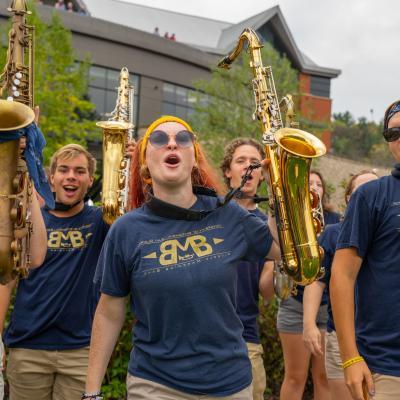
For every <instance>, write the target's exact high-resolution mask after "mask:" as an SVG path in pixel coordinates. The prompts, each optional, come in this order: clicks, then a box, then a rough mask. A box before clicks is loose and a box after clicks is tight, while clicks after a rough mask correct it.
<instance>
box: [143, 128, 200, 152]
mask: <svg viewBox="0 0 400 400" xmlns="http://www.w3.org/2000/svg"><path fill="white" fill-rule="evenodd" d="M169 139H170V136H169V135H168V133H167V132H164V131H161V130H157V131H154V132H152V133H151V135H150V137H149V142H150V143H151V144H152V146H154V147H155V148H157V149H161V148H162V147H166V146H167V145H168V143H169ZM194 140H195V136H194V134H193V133H192V132H189V131H185V130H184V131H179V132H178V133H177V134H176V135H175V143H176V144H177V146H178V147H183V148H185V147H190V146H192V145H193V142H194Z"/></svg>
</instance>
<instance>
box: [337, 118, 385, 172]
mask: <svg viewBox="0 0 400 400" xmlns="http://www.w3.org/2000/svg"><path fill="white" fill-rule="evenodd" d="M333 119H334V121H333V124H332V138H333V139H332V148H333V151H334V154H335V155H338V156H340V157H346V158H349V159H352V160H357V161H362V162H367V163H371V164H373V165H382V166H390V165H391V164H392V162H393V159H392V156H391V154H390V152H389V149H388V146H387V144H386V143H385V142H384V141H383V138H382V129H383V127H382V123H380V124H377V123H375V122H368V121H367V119H366V118H365V117H361V118H359V119H358V120H357V121H356V120H355V119H354V118H353V116H352V115H351V113H350V112H349V111H346V112H344V113H338V114H334V115H333Z"/></svg>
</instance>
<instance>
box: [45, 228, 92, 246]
mask: <svg viewBox="0 0 400 400" xmlns="http://www.w3.org/2000/svg"><path fill="white" fill-rule="evenodd" d="M90 235H91V233H88V234H87V235H86V238H87V237H88V236H90ZM47 247H48V248H49V249H71V248H73V249H77V248H81V247H85V236H84V235H83V234H82V232H81V231H77V230H68V231H66V232H62V231H52V232H49V238H48V240H47Z"/></svg>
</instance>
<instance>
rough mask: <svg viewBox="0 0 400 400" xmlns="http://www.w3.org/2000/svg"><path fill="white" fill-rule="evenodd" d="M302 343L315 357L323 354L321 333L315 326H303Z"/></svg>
mask: <svg viewBox="0 0 400 400" xmlns="http://www.w3.org/2000/svg"><path fill="white" fill-rule="evenodd" d="M303 342H304V344H305V346H306V348H307V349H308V350H309V351H311V353H312V354H314V355H315V356H322V355H323V354H324V352H323V351H322V346H321V332H320V330H319V329H318V327H317V325H315V324H310V325H304V329H303Z"/></svg>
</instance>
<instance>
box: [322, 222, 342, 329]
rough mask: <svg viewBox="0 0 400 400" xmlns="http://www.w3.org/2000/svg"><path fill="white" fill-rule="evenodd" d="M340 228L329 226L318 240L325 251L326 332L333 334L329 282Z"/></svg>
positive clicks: (339, 224) (323, 264) (333, 326)
mask: <svg viewBox="0 0 400 400" xmlns="http://www.w3.org/2000/svg"><path fill="white" fill-rule="evenodd" d="M340 226H341V223H340V222H339V223H338V224H333V225H329V226H327V227H326V228H325V230H324V231H323V232H322V233H321V235H320V236H319V238H318V243H319V245H320V246H321V247H322V248H323V249H324V258H323V260H322V266H323V267H325V274H324V276H323V277H322V278H321V279H320V281H321V282H324V283H325V285H326V289H325V292H324V293H326V294H327V300H328V321H327V324H326V330H327V331H328V332H332V331H334V330H335V324H334V322H333V315H332V304H331V301H330V297H329V281H330V279H331V270H332V262H333V257H334V255H335V251H336V243H337V240H338V236H339V232H340Z"/></svg>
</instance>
